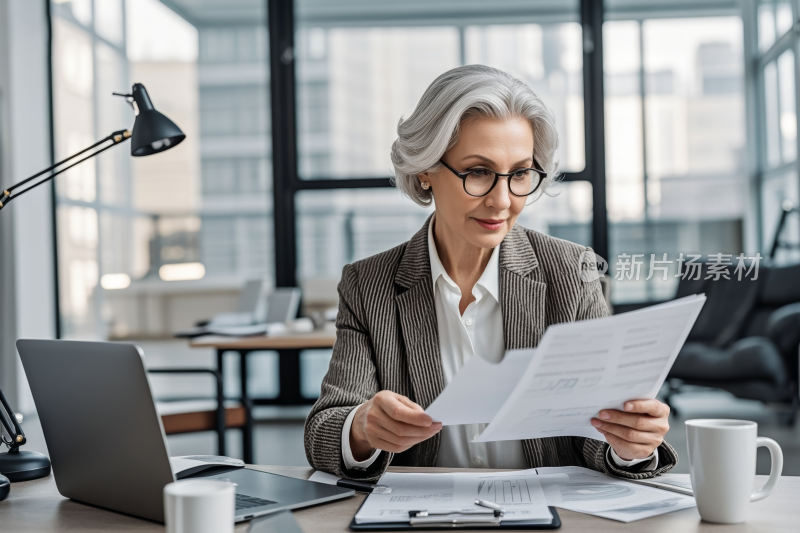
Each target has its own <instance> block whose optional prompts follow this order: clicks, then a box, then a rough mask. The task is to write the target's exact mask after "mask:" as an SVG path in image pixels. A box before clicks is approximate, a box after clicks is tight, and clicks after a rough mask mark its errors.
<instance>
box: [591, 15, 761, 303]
mask: <svg viewBox="0 0 800 533" xmlns="http://www.w3.org/2000/svg"><path fill="white" fill-rule="evenodd" d="M742 35H743V32H742V20H741V18H740V17H738V16H726V17H699V18H679V19H675V18H672V19H668V18H659V19H639V20H614V21H608V22H606V23H605V24H604V31H603V39H604V71H605V102H606V104H605V125H606V172H607V174H606V183H607V191H608V217H609V221H610V232H609V233H610V234H609V241H610V255H611V258H610V260H609V264H610V268H611V271H610V272H611V276H612V279H611V287H612V298H613V301H614V302H615V303H630V302H642V301H646V300H665V299H669V298H672V297H673V295H674V293H675V290H676V287H677V283H678V281H679V278H678V277H676V274H677V273H678V272H677V269H678V266H679V263H678V261H677V260H678V258H679V257H680V254H681V252H683V253H684V254H690V253H691V254H694V255H697V254H700V255H702V256H703V259H704V260H708V257H707V255H708V254H709V253H725V254H738V253H740V252H742V251H745V243H744V240H743V233H744V229H743V228H744V225H745V223H746V220H745V219H746V216H747V215H746V212H747V207H748V202H749V201H750V192H749V191H750V181H749V177H748V176H747V173H746V164H745V141H746V127H745V96H744V86H745V85H744V50H743V47H744V45H743V37H742ZM710 198H713V201H709V199H710ZM748 244H750V245H751V246H752V247H749V248H748V249H747V251H748V252H750V251H753V252H754V251H756V247H755V243H748ZM664 254H667V256H666V260H667V261H669V263H652V260H653V255H655V259H656V260H657V261H664V259H665V257H664ZM684 257H688V255H684ZM637 262H638V263H641V265H640V266H639V267H632V265H634V264H635V263H637ZM651 266H655V267H657V268H658V267H664V266H669V267H670V271H669V275H666V276H665V275H662V273H661V272H662V271H658V270H656V271H655V272H657V273H658V275H655V276H652V277H651V276H650V274H651ZM648 277H650V279H649V280H648V279H647V278H648ZM665 277H666V278H667V279H666V281H665V280H664V278H665Z"/></svg>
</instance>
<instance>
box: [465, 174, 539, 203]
mask: <svg viewBox="0 0 800 533" xmlns="http://www.w3.org/2000/svg"><path fill="white" fill-rule="evenodd" d="M494 178H495V174H494V172H492V171H490V170H484V169H475V170H472V171H471V172H470V173H469V174H467V177H466V179H465V180H464V187H465V188H466V191H467V193H469V194H471V195H473V196H483V195H484V194H487V193H488V192H489V191H490V190H491V188H492V185H494V182H495V180H494ZM500 179H506V178H505V177H501V178H500ZM508 180H509V181H508V186H509V188H510V189H511V192H512V193H513V194H515V195H517V196H526V195H528V194H530V193H531V192H533V191H534V190H536V187H538V186H539V181H540V180H541V178H540V176H539V174H538V173H537V172H535V171H533V170H532V169H521V170H518V171H516V172H514V174H513V175H512V176H511V177H510V178H508Z"/></svg>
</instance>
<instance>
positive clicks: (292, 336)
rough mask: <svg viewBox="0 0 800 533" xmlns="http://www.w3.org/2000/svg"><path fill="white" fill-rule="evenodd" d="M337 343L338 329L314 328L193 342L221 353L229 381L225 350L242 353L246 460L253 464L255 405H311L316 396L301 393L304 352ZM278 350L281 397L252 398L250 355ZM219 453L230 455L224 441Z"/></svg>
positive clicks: (194, 345)
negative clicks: (248, 357) (277, 333)
mask: <svg viewBox="0 0 800 533" xmlns="http://www.w3.org/2000/svg"><path fill="white" fill-rule="evenodd" d="M335 342H336V332H335V331H313V332H311V333H287V334H283V335H269V336H258V337H242V338H233V337H217V336H205V337H198V338H196V339H194V340H192V341H191V342H190V343H189V346H191V347H192V348H213V349H214V350H215V351H216V353H217V369H218V370H219V371H220V373H222V379H223V383H224V380H225V365H223V364H222V355H223V354H224V353H225V352H236V353H238V354H239V377H240V384H241V385H240V387H241V399H240V401H241V402H242V406H243V407H244V410H245V424H244V426H243V427H242V448H243V450H242V452H243V453H242V459H244V462H245V463H248V464H251V463H253V462H254V458H253V412H252V408H253V405H308V404H313V403H314V401H315V400H316V399H315V398H305V397H304V396H303V395H302V394H301V393H300V351H301V350H311V349H317V348H333V344H334V343H335ZM264 350H276V351H277V352H278V372H279V376H278V377H279V391H280V392H279V393H278V397H277V398H258V399H251V398H250V397H249V395H248V392H247V377H248V364H247V356H248V355H250V354H251V353H253V352H257V351H264ZM219 455H226V453H225V449H224V442H223V441H222V440H221V443H220V450H219Z"/></svg>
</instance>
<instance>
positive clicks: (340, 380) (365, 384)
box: [304, 265, 393, 479]
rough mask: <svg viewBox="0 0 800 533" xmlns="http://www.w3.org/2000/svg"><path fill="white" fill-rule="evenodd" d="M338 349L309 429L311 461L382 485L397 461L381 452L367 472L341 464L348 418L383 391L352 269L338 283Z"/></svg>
mask: <svg viewBox="0 0 800 533" xmlns="http://www.w3.org/2000/svg"><path fill="white" fill-rule="evenodd" d="M338 290H339V312H338V314H337V316H336V343H335V344H334V346H333V357H332V358H331V363H330V367H329V368H328V373H327V374H326V375H325V379H323V380H322V390H321V392H320V396H319V398H318V399H317V401H316V403H315V404H314V407H313V408H312V409H311V412H310V413H309V415H308V418H307V419H306V423H305V434H304V443H305V449H306V458H307V459H308V462H309V463H310V464H311V466H313V467H314V468H315V469H317V470H322V471H324V472H329V473H331V474H334V475H337V476H339V477H347V478H355V479H377V478H379V477H380V475H381V474H382V473H383V472H384V471H385V470H386V468H387V466H388V465H389V461H391V458H392V455H393V454H391V453H388V452H382V453H381V454H380V456H379V457H378V458H377V460H376V461H375V462H374V463H373V464H372V465H371V466H370V467H369V468H368V469H367V470H366V471H364V470H347V469H345V465H344V460H343V459H342V429H343V427H344V422H345V420H346V419H347V415H349V414H350V411H352V410H353V409H355V408H356V407H358V406H359V405H360V404H362V403H364V402H366V401H367V400H369V399H371V398H372V397H373V396H374V395H375V394H376V393H378V392H379V390H380V385H379V382H378V378H377V372H376V369H375V363H374V352H373V349H372V341H371V338H370V335H369V332H368V329H367V327H366V326H365V324H364V321H363V317H364V309H363V301H362V299H361V294H360V291H359V285H358V272H357V270H356V268H355V267H354V266H353V265H347V266H345V267H344V270H343V271H342V280H341V282H340V283H339V289H338Z"/></svg>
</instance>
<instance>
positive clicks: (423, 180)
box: [417, 172, 431, 191]
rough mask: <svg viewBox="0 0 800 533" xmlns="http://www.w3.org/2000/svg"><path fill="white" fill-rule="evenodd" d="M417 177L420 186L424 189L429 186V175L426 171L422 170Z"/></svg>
mask: <svg viewBox="0 0 800 533" xmlns="http://www.w3.org/2000/svg"><path fill="white" fill-rule="evenodd" d="M417 179H418V180H419V184H420V186H421V187H422V188H423V189H425V190H426V191H427V190H428V189H430V188H431V181H430V176H429V175H428V173H427V172H423V173H422V174H417Z"/></svg>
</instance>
